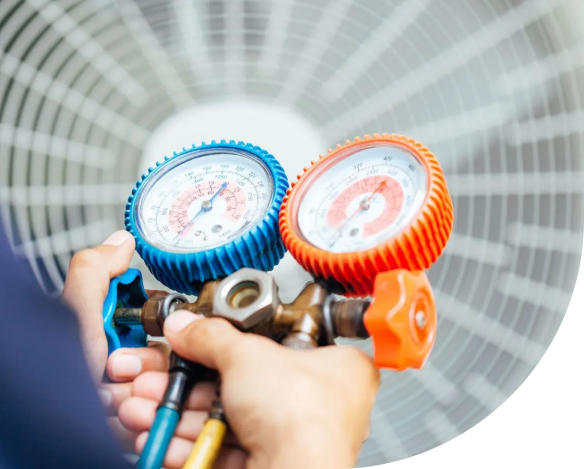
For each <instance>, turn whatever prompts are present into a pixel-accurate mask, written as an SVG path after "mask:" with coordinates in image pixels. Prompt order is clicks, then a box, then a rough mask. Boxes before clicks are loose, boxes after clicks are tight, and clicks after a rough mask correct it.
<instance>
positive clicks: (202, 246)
mask: <svg viewBox="0 0 584 469" xmlns="http://www.w3.org/2000/svg"><path fill="white" fill-rule="evenodd" d="M272 194H273V181H272V177H271V174H270V173H269V170H268V169H267V167H266V166H265V164H264V163H263V162H262V161H261V160H260V159H258V158H256V157H254V156H252V155H250V154H248V153H246V152H244V151H236V150H230V149H227V148H225V149H212V150H193V151H192V152H189V153H186V154H184V155H181V156H179V157H176V158H174V159H172V160H169V161H168V162H167V163H166V164H164V165H163V166H161V167H159V169H158V170H157V171H156V172H155V173H153V174H152V175H151V176H150V178H149V179H148V180H147V182H146V183H145V184H144V185H143V186H142V187H141V188H140V192H139V194H138V196H137V201H136V205H135V212H134V213H135V216H136V221H137V227H138V230H139V232H140V234H141V235H142V237H143V238H144V240H145V241H146V242H148V243H149V244H151V245H152V246H155V247H158V248H160V249H162V250H164V251H168V252H177V253H189V252H198V251H205V250H207V249H211V248H214V247H217V246H220V245H223V244H225V243H227V242H229V241H231V240H233V239H234V238H238V237H240V236H241V235H243V234H244V233H245V232H246V231H248V230H249V229H251V228H252V227H253V226H255V225H256V224H257V223H258V222H259V221H260V220H261V219H262V218H263V217H264V216H265V214H266V212H267V210H268V208H269V206H270V203H271V199H272Z"/></svg>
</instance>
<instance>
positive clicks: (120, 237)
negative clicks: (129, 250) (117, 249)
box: [102, 230, 130, 246]
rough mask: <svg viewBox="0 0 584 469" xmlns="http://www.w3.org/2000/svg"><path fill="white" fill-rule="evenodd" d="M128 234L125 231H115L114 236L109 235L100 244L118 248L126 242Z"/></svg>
mask: <svg viewBox="0 0 584 469" xmlns="http://www.w3.org/2000/svg"><path fill="white" fill-rule="evenodd" d="M129 236H130V234H129V233H128V232H127V231H124V230H120V231H116V232H115V233H114V234H112V235H110V237H109V238H108V239H106V240H105V241H104V242H103V243H102V244H105V245H108V246H120V245H122V244H124V243H125V242H126V241H128V239H129Z"/></svg>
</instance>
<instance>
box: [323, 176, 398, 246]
mask: <svg viewBox="0 0 584 469" xmlns="http://www.w3.org/2000/svg"><path fill="white" fill-rule="evenodd" d="M374 192H375V195H379V196H381V197H383V200H384V207H383V212H381V214H380V215H379V216H378V217H376V218H375V219H374V220H370V221H368V222H366V223H365V224H364V226H363V236H364V237H370V236H375V235H377V234H379V233H380V232H381V231H383V230H384V229H386V228H387V227H388V226H389V225H391V224H392V223H393V222H394V221H395V219H396V218H397V217H398V216H399V214H400V212H401V210H402V207H403V202H404V193H403V189H402V187H401V185H400V183H399V182H398V181H397V180H395V179H394V178H392V177H390V176H369V177H366V178H363V179H361V180H359V181H357V182H355V183H353V184H351V185H350V186H349V187H347V188H346V189H345V190H344V191H343V192H341V193H340V194H339V195H338V196H337V198H336V199H335V200H334V201H333V203H332V204H331V206H330V208H329V210H328V214H327V223H328V225H329V226H330V227H333V228H334V227H337V226H339V225H340V224H342V223H344V222H345V221H346V220H347V218H348V217H350V216H351V215H353V214H352V213H348V208H349V206H350V205H351V203H352V202H354V200H355V199H358V200H359V201H361V200H363V199H364V198H365V197H368V196H369V197H371V196H372V194H373V193H374ZM375 195H374V196H373V197H375Z"/></svg>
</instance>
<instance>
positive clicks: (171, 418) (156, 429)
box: [137, 407, 180, 469]
mask: <svg viewBox="0 0 584 469" xmlns="http://www.w3.org/2000/svg"><path fill="white" fill-rule="evenodd" d="M179 420H180V415H179V414H178V412H177V411H175V410H172V409H169V408H168V407H160V408H159V409H158V411H157V412H156V418H155V419H154V423H153V424H152V428H151V429H150V434H149V435H148V441H147V442H146V446H144V450H143V451H142V455H141V456H140V460H139V461H138V466H137V467H138V469H160V468H161V467H162V463H163V462H164V457H165V456H166V450H167V449H168V445H169V444H170V440H171V439H172V435H173V434H174V430H175V429H176V426H177V425H178V421H179Z"/></svg>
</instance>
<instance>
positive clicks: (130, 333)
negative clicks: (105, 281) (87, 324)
mask: <svg viewBox="0 0 584 469" xmlns="http://www.w3.org/2000/svg"><path fill="white" fill-rule="evenodd" d="M146 300H148V295H146V291H145V290H144V284H143V282H142V273H141V272H140V271H139V270H137V269H128V270H127V271H126V272H125V273H123V274H122V275H120V276H119V277H116V278H114V279H112V280H111V281H110V286H109V291H108V293H107V297H106V299H105V302H104V304H103V313H102V314H103V326H104V329H105V335H106V337H107V348H108V355H110V354H111V353H112V352H113V351H114V350H117V349H119V348H121V347H132V348H135V347H146V346H147V345H148V340H147V335H146V332H144V328H143V327H142V326H141V325H117V324H115V322H114V312H115V310H116V308H141V307H142V306H143V305H144V303H145V302H146Z"/></svg>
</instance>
